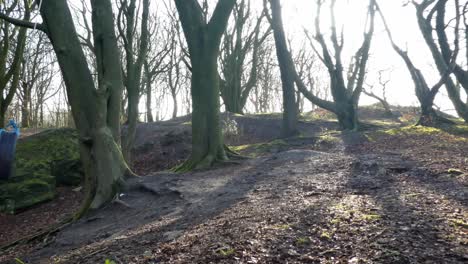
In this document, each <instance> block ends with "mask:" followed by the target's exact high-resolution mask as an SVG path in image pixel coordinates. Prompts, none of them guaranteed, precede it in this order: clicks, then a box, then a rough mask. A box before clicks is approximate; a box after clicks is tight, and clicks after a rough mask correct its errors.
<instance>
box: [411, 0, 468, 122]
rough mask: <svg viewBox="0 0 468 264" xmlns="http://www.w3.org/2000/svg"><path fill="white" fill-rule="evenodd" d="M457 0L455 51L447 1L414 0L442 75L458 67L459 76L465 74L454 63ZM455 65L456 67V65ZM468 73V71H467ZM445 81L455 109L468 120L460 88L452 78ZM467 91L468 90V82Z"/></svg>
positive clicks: (457, 4)
mask: <svg viewBox="0 0 468 264" xmlns="http://www.w3.org/2000/svg"><path fill="white" fill-rule="evenodd" d="M455 1H456V6H457V8H456V13H457V14H456V17H455V21H456V26H455V33H454V36H455V41H454V46H455V51H452V50H451V48H450V46H449V45H448V40H447V36H446V33H445V30H446V29H447V27H446V25H445V5H446V3H447V1H445V0H438V1H436V0H423V1H421V2H420V3H418V2H416V1H412V3H413V5H414V6H415V8H416V16H417V19H418V25H419V29H420V30H421V33H422V35H423V37H424V40H425V41H426V44H427V46H428V47H429V50H430V51H431V54H432V57H433V58H434V62H435V64H436V66H437V69H438V70H439V73H440V75H441V76H446V75H450V74H451V72H454V69H456V68H458V70H457V74H456V76H457V77H462V76H464V74H463V73H462V71H460V70H461V68H460V67H457V66H456V65H455V63H454V61H456V59H455V58H456V57H457V54H458V45H459V44H458V39H457V38H458V36H459V33H458V28H459V23H460V18H461V14H460V13H459V1H458V0H455ZM434 15H436V19H435V20H436V32H437V36H438V38H439V40H438V42H439V45H437V40H436V39H435V37H434V35H433V34H432V33H433V25H432V23H433V20H434V19H433V18H434ZM454 65H455V67H454ZM467 74H468V73H467ZM443 79H444V82H443V83H442V85H444V84H445V88H446V90H447V93H448V95H449V98H450V100H451V101H452V103H453V105H454V106H455V110H456V111H457V113H458V115H459V116H460V117H461V118H463V119H464V120H465V122H468V104H466V102H464V101H463V100H462V97H461V94H460V89H459V88H458V87H457V85H456V84H455V82H454V81H453V80H452V78H449V77H447V78H443ZM458 80H459V82H460V84H463V83H466V82H464V81H463V77H462V78H459V79H458ZM460 80H462V81H460ZM462 86H463V85H462ZM463 87H465V86H463ZM464 89H466V90H465V91H468V84H467V88H464Z"/></svg>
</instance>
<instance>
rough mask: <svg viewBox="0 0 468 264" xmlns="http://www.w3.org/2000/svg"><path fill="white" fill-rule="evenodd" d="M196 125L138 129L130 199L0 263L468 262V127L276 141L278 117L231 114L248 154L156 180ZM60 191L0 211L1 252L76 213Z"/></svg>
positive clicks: (379, 125) (181, 154)
mask: <svg viewBox="0 0 468 264" xmlns="http://www.w3.org/2000/svg"><path fill="white" fill-rule="evenodd" d="M187 120H188V119H187V118H180V119H177V120H173V121H168V122H163V123H154V124H141V125H140V127H139V129H138V135H137V137H138V140H137V146H136V149H135V159H136V163H135V166H136V168H137V172H138V173H139V174H141V175H147V176H144V177H141V178H137V179H131V180H130V181H129V184H128V188H127V190H126V191H125V192H124V193H123V194H122V196H121V197H120V200H121V202H119V203H113V204H111V205H109V206H108V207H106V208H104V209H102V210H100V211H98V212H94V213H91V214H89V215H88V216H87V217H85V218H84V219H81V220H80V221H78V222H75V223H73V224H72V225H70V226H68V227H66V228H64V229H63V230H61V231H59V232H57V233H55V234H51V235H49V236H47V237H41V239H39V240H34V241H30V242H29V243H27V244H19V245H17V246H15V247H11V248H9V249H6V250H4V251H3V252H1V254H2V255H1V256H0V263H16V262H15V261H13V260H12V258H14V257H19V258H20V259H21V260H22V261H23V262H24V263H103V264H104V263H105V261H106V260H111V261H113V262H114V263H116V264H118V263H125V264H127V263H466V262H468V129H466V126H458V127H455V128H451V129H450V130H443V129H435V128H422V127H414V126H408V125H405V124H404V123H401V122H397V121H396V120H395V119H385V118H380V117H378V118H376V117H375V116H372V115H367V116H364V119H363V121H364V122H365V125H364V128H365V130H364V131H361V132H339V131H337V130H336V129H337V125H336V122H335V121H334V120H330V119H323V118H317V117H315V116H314V117H305V118H303V120H302V121H301V124H300V130H301V135H300V136H299V137H296V138H291V139H286V140H275V138H277V136H278V135H277V134H276V133H278V131H279V126H280V124H281V121H280V119H279V118H278V116H276V115H263V116H258V115H256V116H245V117H241V116H228V117H227V118H225V122H226V123H227V124H225V127H228V129H227V131H226V134H227V142H228V143H229V144H230V145H232V146H235V147H233V148H234V149H235V150H237V151H239V152H241V153H243V154H245V155H250V156H251V157H252V158H250V159H248V160H245V161H242V162H240V164H238V165H229V166H220V167H217V168H214V169H212V170H207V171H198V172H192V173H186V174H173V173H168V172H157V171H162V170H163V169H167V168H169V167H171V166H173V165H174V164H177V163H178V162H180V161H181V160H183V159H184V158H186V156H187V155H188V153H189V152H190V149H189V147H190V133H189V131H190V130H189V128H190V126H189V125H190V124H189V123H188V121H187ZM64 193H65V194H64V195H59V198H58V199H56V200H54V201H52V202H50V203H45V204H43V205H40V206H38V207H36V208H32V209H30V210H26V211H25V212H22V213H20V214H17V215H15V216H9V217H10V218H8V219H7V220H4V219H6V218H4V216H0V224H2V226H3V224H4V225H5V226H7V227H9V228H8V229H5V228H4V229H0V234H1V235H0V244H6V243H9V242H11V241H14V240H15V239H17V238H18V237H20V236H22V235H24V234H26V233H34V232H36V231H37V230H38V229H41V228H44V227H45V226H44V225H45V223H44V222H43V221H42V222H41V221H35V220H34V219H36V218H37V216H33V214H36V215H38V214H39V215H42V216H41V217H44V218H45V219H49V220H48V221H49V224H51V223H55V222H57V221H58V220H59V219H63V217H64V215H65V214H66V213H67V212H68V213H70V212H72V211H73V210H74V208H75V207H76V200H79V199H77V196H79V195H80V194H79V193H77V192H75V191H71V190H68V192H67V191H66V190H65V191H64ZM70 193H72V195H70ZM63 208H65V209H63ZM46 213H47V214H46ZM34 217H36V218H34ZM47 217H49V218H47ZM15 221H17V222H15ZM24 221H26V222H24ZM12 222H13V223H14V224H16V225H17V226H18V227H16V225H12ZM46 223H47V221H46ZM2 226H0V228H2ZM18 234H20V235H18ZM2 261H3V262H2Z"/></svg>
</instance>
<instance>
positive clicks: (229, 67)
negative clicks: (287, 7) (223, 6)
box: [220, 0, 270, 114]
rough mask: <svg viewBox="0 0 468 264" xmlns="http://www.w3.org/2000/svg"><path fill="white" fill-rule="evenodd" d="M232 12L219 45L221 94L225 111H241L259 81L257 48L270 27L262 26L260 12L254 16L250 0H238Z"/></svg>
mask: <svg viewBox="0 0 468 264" xmlns="http://www.w3.org/2000/svg"><path fill="white" fill-rule="evenodd" d="M233 14H234V15H233V17H234V19H233V25H232V28H228V29H227V30H226V32H225V34H224V41H223V42H222V46H221V65H220V68H221V72H222V78H223V80H222V82H223V84H224V85H222V86H221V97H222V98H223V102H224V105H225V107H226V111H228V112H231V113H238V114H242V113H243V112H244V107H245V105H246V103H247V99H248V97H249V94H250V92H251V91H252V89H253V88H254V87H255V86H256V84H257V83H258V66H259V49H260V46H261V45H262V44H263V43H264V42H265V40H266V39H267V37H268V36H269V34H270V29H269V28H267V29H265V28H264V24H263V20H264V17H265V16H264V14H263V13H262V14H261V15H259V17H255V16H254V11H253V10H252V7H251V3H250V0H240V1H238V2H237V3H236V5H235V7H234V12H233ZM248 56H249V57H248ZM248 67H250V70H248Z"/></svg>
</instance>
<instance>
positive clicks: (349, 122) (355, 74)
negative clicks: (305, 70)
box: [296, 0, 375, 130]
mask: <svg viewBox="0 0 468 264" xmlns="http://www.w3.org/2000/svg"><path fill="white" fill-rule="evenodd" d="M316 2H317V13H316V17H315V31H316V32H315V36H314V39H315V41H316V42H318V44H319V45H320V47H321V50H322V51H321V52H320V51H318V49H317V48H315V46H314V45H315V44H313V41H312V37H309V39H310V40H311V41H310V42H311V45H312V47H313V48H314V51H315V52H316V53H317V55H318V57H319V58H320V60H321V61H322V62H323V64H324V65H325V66H326V68H327V70H328V74H329V77H330V89H331V94H332V96H333V102H330V101H327V100H323V99H320V98H318V97H317V96H315V95H314V94H312V93H310V92H309V91H308V89H307V88H306V85H305V84H304V82H303V80H302V79H301V78H299V76H298V75H297V74H296V84H297V87H298V89H299V91H301V93H302V94H303V95H304V96H305V97H306V98H307V99H309V100H310V101H311V102H312V103H313V104H316V105H318V106H319V107H321V108H324V109H326V110H328V111H330V112H333V113H335V114H336V116H337V118H338V122H339V124H340V126H341V128H342V129H346V130H356V129H358V113H357V107H358V103H359V98H360V96H361V92H362V90H363V85H364V80H365V75H366V67H367V61H368V59H369V51H370V47H371V43H372V37H373V35H374V18H375V0H370V1H369V7H368V10H367V20H366V21H367V23H366V24H367V25H366V30H365V32H364V40H363V42H362V45H361V47H360V48H359V50H358V51H357V52H356V54H355V55H354V58H353V63H352V64H351V65H350V67H349V70H348V73H347V74H346V73H345V69H344V66H343V60H342V51H343V46H344V33H343V32H341V34H340V37H338V33H337V29H336V21H335V13H334V10H335V3H336V0H331V5H330V17H331V24H332V26H331V42H332V46H333V50H334V54H331V52H330V48H329V47H328V46H329V44H328V43H327V42H326V41H325V37H324V35H323V33H322V32H321V28H320V16H321V10H322V5H323V3H324V1H323V0H317V1H316ZM346 76H347V78H346ZM346 79H347V80H346Z"/></svg>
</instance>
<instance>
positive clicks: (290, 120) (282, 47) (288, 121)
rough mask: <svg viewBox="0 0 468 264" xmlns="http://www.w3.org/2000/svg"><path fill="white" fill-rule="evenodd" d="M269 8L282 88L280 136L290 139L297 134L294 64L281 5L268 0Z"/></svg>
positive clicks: (275, 0)
mask: <svg viewBox="0 0 468 264" xmlns="http://www.w3.org/2000/svg"><path fill="white" fill-rule="evenodd" d="M269 2H270V8H271V17H269V18H268V19H269V20H270V24H271V27H272V28H273V35H274V38H275V44H276V55H277V57H278V63H279V66H280V72H281V82H282V85H283V86H282V87H283V125H282V131H281V134H282V136H283V137H291V136H294V135H296V134H297V133H298V130H297V115H298V113H297V107H296V97H295V89H294V74H295V69H294V63H293V60H292V58H291V54H290V52H289V50H288V46H287V43H286V36H285V33H284V28H283V18H282V15H281V5H280V1H279V0H269Z"/></svg>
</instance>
